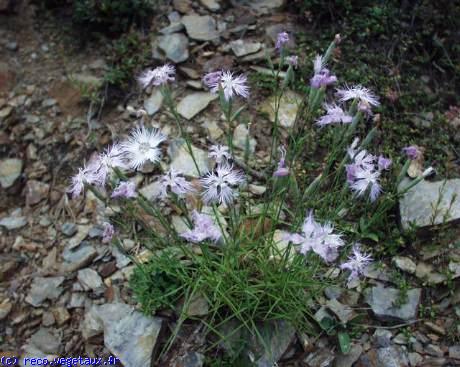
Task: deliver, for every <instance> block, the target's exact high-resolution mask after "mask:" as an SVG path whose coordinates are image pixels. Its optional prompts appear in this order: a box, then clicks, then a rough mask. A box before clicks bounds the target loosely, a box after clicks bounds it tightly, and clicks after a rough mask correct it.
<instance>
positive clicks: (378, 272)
mask: <svg viewBox="0 0 460 367" xmlns="http://www.w3.org/2000/svg"><path fill="white" fill-rule="evenodd" d="M363 273H364V276H365V277H366V278H370V279H376V280H381V281H382V282H388V281H390V276H389V275H388V272H387V269H386V268H383V269H382V268H381V267H380V266H379V264H376V263H372V264H371V265H369V266H366V267H365V268H364V271H363Z"/></svg>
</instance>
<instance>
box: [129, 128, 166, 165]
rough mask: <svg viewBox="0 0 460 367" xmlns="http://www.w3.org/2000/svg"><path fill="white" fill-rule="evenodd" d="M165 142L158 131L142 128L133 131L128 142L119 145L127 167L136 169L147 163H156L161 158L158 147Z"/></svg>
mask: <svg viewBox="0 0 460 367" xmlns="http://www.w3.org/2000/svg"><path fill="white" fill-rule="evenodd" d="M165 140H166V136H165V135H164V134H163V133H162V132H161V131H160V130H158V129H147V128H145V127H143V126H142V127H138V128H136V129H134V130H133V131H132V132H131V136H130V137H129V138H128V140H126V141H125V142H123V143H122V145H121V146H122V149H123V151H124V153H125V156H126V160H127V162H128V165H129V166H130V167H131V168H133V169H138V168H140V167H141V166H142V165H143V164H144V163H146V162H147V161H151V162H152V163H156V162H158V161H159V160H160V157H161V150H160V149H159V148H158V146H159V145H160V144H161V143H162V142H163V141H165Z"/></svg>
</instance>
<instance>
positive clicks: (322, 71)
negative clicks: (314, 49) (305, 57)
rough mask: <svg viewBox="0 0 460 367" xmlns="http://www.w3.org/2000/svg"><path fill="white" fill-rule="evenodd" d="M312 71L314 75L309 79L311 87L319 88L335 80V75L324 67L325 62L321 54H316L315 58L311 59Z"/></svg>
mask: <svg viewBox="0 0 460 367" xmlns="http://www.w3.org/2000/svg"><path fill="white" fill-rule="evenodd" d="M313 71H314V75H313V77H312V78H311V79H310V85H311V87H312V88H316V89H319V88H321V87H327V86H328V85H330V84H334V83H336V82H337V77H336V76H335V75H332V74H331V72H330V71H329V69H327V68H326V64H325V62H324V60H323V57H322V56H321V55H317V56H316V58H315V60H313Z"/></svg>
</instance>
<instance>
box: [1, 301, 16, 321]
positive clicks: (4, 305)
mask: <svg viewBox="0 0 460 367" xmlns="http://www.w3.org/2000/svg"><path fill="white" fill-rule="evenodd" d="M12 308H13V305H12V304H11V302H10V301H9V300H8V299H5V300H3V302H1V303H0V320H3V319H4V318H5V317H7V316H8V314H9V313H10V311H11V309H12Z"/></svg>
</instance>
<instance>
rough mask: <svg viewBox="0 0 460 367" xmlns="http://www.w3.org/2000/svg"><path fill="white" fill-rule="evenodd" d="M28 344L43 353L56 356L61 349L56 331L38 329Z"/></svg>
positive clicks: (59, 338)
mask: <svg viewBox="0 0 460 367" xmlns="http://www.w3.org/2000/svg"><path fill="white" fill-rule="evenodd" d="M30 344H31V345H33V346H34V347H36V348H37V349H39V350H41V351H42V352H44V353H49V354H58V353H59V351H60V349H61V348H60V347H61V337H60V336H59V335H57V332H56V330H52V329H46V328H43V327H42V328H40V329H39V330H38V331H37V332H36V333H35V334H33V335H32V337H31V338H30Z"/></svg>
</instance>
